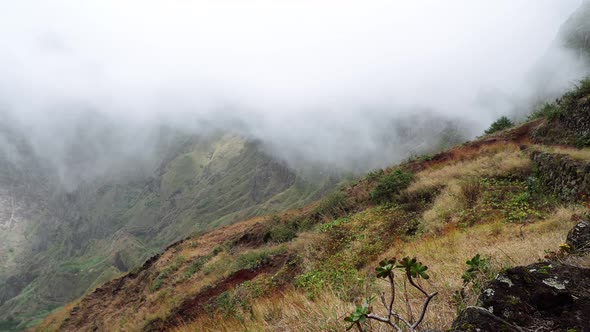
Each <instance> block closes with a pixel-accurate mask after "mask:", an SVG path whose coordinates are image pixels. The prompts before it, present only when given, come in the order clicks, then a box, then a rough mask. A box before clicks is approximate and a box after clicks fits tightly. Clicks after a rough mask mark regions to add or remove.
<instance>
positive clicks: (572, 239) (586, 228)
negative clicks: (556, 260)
mask: <svg viewBox="0 0 590 332" xmlns="http://www.w3.org/2000/svg"><path fill="white" fill-rule="evenodd" d="M565 243H567V244H568V245H569V246H570V248H571V250H572V252H578V253H588V252H590V223H589V222H588V221H580V222H579V223H578V224H577V225H576V226H575V227H574V228H573V229H572V230H571V231H570V232H569V233H568V234H567V240H566V241H565Z"/></svg>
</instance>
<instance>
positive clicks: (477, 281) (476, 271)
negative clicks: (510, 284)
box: [453, 254, 493, 312]
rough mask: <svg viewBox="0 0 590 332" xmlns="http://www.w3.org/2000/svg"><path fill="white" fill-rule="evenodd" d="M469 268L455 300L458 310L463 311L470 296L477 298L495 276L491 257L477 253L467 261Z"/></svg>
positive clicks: (454, 296) (464, 274) (455, 295)
mask: <svg viewBox="0 0 590 332" xmlns="http://www.w3.org/2000/svg"><path fill="white" fill-rule="evenodd" d="M465 264H467V269H466V270H465V272H464V273H463V275H462V276H461V278H462V279H463V288H461V289H460V290H458V291H456V292H455V294H454V295H453V300H454V302H455V304H456V305H457V312H461V311H462V310H463V308H464V307H465V305H466V303H468V302H469V299H470V298H475V297H477V296H478V294H479V293H480V292H481V290H482V288H483V286H484V285H485V284H486V282H487V281H489V280H490V279H491V278H493V275H492V264H491V260H490V259H489V258H485V257H481V255H480V254H476V255H475V256H473V257H472V258H471V259H469V260H467V261H466V262H465Z"/></svg>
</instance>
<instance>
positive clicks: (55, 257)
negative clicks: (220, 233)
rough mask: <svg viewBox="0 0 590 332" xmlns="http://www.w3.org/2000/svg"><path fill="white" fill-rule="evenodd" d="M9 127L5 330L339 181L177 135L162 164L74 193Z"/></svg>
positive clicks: (2, 235)
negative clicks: (190, 239) (191, 240)
mask: <svg viewBox="0 0 590 332" xmlns="http://www.w3.org/2000/svg"><path fill="white" fill-rule="evenodd" d="M4 129H6V130H2V131H1V133H2V135H3V137H2V140H1V141H0V143H3V144H5V145H6V146H9V147H10V148H12V149H13V150H15V151H14V153H12V154H10V153H4V154H3V155H2V156H1V159H0V163H1V164H2V167H1V168H0V216H1V218H0V220H1V221H0V223H1V224H0V330H5V329H22V328H23V326H24V324H26V323H28V322H30V320H32V319H35V317H39V316H42V315H44V314H46V313H47V312H48V310H51V309H54V308H56V307H58V306H61V305H63V304H64V303H66V302H67V301H71V300H72V299H74V298H76V297H79V296H81V295H82V294H84V292H86V291H87V290H89V289H90V290H92V289H93V288H94V287H96V286H97V285H99V284H101V283H103V282H105V281H108V280H111V279H112V278H114V277H116V276H118V275H120V274H121V273H122V272H126V271H128V270H129V269H131V268H133V267H135V266H137V265H139V264H140V263H141V262H143V261H144V260H145V259H147V258H148V257H150V256H151V255H153V254H154V253H156V252H159V251H160V250H162V249H163V248H164V247H165V246H167V245H168V244H170V243H172V242H174V241H176V240H178V239H180V238H182V237H186V236H187V235H190V234H194V233H195V232H199V231H203V230H207V229H211V228H213V227H217V226H219V225H225V224H230V223H232V222H235V221H237V220H240V219H243V218H246V217H250V216H255V215H258V214H268V213H271V212H273V211H277V210H283V209H286V208H290V207H297V206H302V205H304V204H305V203H306V202H309V201H311V200H315V199H318V198H319V197H321V195H322V194H323V192H326V191H328V190H330V189H331V188H333V187H334V186H335V185H336V183H337V182H338V181H339V180H338V178H336V177H335V176H334V177H333V176H330V175H329V174H328V173H324V175H317V174H316V175H314V172H309V174H307V173H305V174H304V173H302V172H297V171H295V170H293V169H291V168H289V167H287V166H286V165H285V164H284V163H283V162H280V161H277V160H275V159H274V158H272V157H271V156H269V155H268V154H266V153H265V152H264V151H263V150H262V149H261V148H260V146H259V144H257V143H256V142H251V141H248V140H246V139H243V138H241V137H238V136H235V135H229V134H215V135H211V136H206V137H203V136H202V137H191V136H188V135H176V134H175V135H171V136H170V137H167V138H166V140H163V141H162V146H161V148H160V150H161V153H160V155H159V159H160V161H159V163H153V164H150V163H146V162H143V161H130V163H129V166H128V167H127V168H124V169H122V170H117V171H110V172H107V173H106V174H103V175H100V176H96V177H94V178H91V179H89V180H84V181H81V182H80V183H79V184H78V185H76V187H75V189H74V190H70V189H69V188H64V186H63V184H62V183H61V179H60V177H59V174H58V171H57V170H56V169H52V168H51V167H50V166H47V168H46V169H45V168H42V166H41V165H49V164H48V163H47V161H46V160H43V159H42V158H41V157H37V155H36V154H35V151H34V150H33V149H32V147H31V146H30V145H29V144H28V142H27V140H25V139H24V138H23V137H22V136H19V134H21V133H19V132H17V131H14V130H11V129H10V127H6V128H4ZM81 145H85V143H83V144H81ZM86 147H87V148H90V146H88V145H86ZM16 150H19V151H16ZM2 151H4V152H6V151H9V152H10V151H11V150H9V149H2ZM17 152H18V153H17ZM80 153H82V152H80ZM84 153H88V151H86V152H84ZM76 156H77V157H79V153H78V152H75V153H74V154H73V157H74V159H75V158H76ZM15 158H19V159H18V160H15ZM79 158H81V157H79ZM84 158H85V157H84ZM84 158H81V159H84ZM150 168H151V169H150ZM316 173H317V172H316ZM81 174H83V170H81Z"/></svg>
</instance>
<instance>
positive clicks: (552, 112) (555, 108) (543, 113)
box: [528, 103, 563, 120]
mask: <svg viewBox="0 0 590 332" xmlns="http://www.w3.org/2000/svg"><path fill="white" fill-rule="evenodd" d="M561 114H563V109H562V108H561V107H559V105H557V104H556V103H545V104H543V106H541V107H540V108H539V109H537V110H535V111H534V112H533V113H531V114H530V115H529V116H528V120H536V119H540V118H547V119H549V120H553V119H555V118H557V117H558V116H560V115H561Z"/></svg>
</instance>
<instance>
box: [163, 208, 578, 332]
mask: <svg viewBox="0 0 590 332" xmlns="http://www.w3.org/2000/svg"><path fill="white" fill-rule="evenodd" d="M583 211H584V210H583V209H582V208H578V207H562V208H559V209H557V210H555V211H554V212H553V213H552V214H551V215H550V216H549V217H548V218H546V219H545V220H541V221H538V222H536V223H533V224H529V225H527V226H520V225H516V224H504V223H501V222H495V223H487V224H480V225H476V226H474V227H472V228H469V229H466V230H458V229H457V230H452V231H449V232H447V233H446V234H443V235H441V236H436V237H427V238H423V239H421V240H416V241H413V242H403V241H399V242H397V243H396V244H395V245H394V246H392V247H391V248H390V249H389V250H388V251H387V252H386V253H385V254H383V255H382V256H381V257H380V258H379V260H380V259H383V258H391V257H398V258H400V257H404V256H416V257H418V258H419V259H420V261H422V262H423V263H424V264H426V265H428V266H429V270H428V271H429V274H430V276H431V279H430V280H429V283H428V286H427V287H428V288H429V289H436V290H437V291H438V292H439V295H438V296H437V297H436V298H435V299H434V301H433V303H432V306H431V308H430V309H429V311H428V314H427V316H426V320H425V322H424V325H423V327H424V328H430V329H441V328H442V329H444V328H448V327H450V325H451V323H452V321H453V319H454V318H455V317H456V314H457V313H456V307H455V305H454V304H453V303H452V296H453V293H454V292H455V291H456V290H459V289H460V288H461V287H462V279H461V275H462V273H463V272H464V270H465V268H466V265H465V261H466V260H467V259H470V258H471V257H472V256H474V255H475V254H476V253H480V254H481V255H483V256H488V257H490V258H491V259H492V262H493V265H494V269H495V270H499V269H502V268H506V267H510V266H517V265H527V264H531V263H534V262H536V261H538V260H540V259H543V258H544V256H545V250H546V249H551V250H557V249H558V247H559V245H560V244H561V243H563V242H564V241H565V237H566V235H567V232H568V231H569V229H571V227H572V226H573V225H574V224H575V221H573V216H574V215H576V214H581V213H583ZM308 240H311V239H308ZM314 240H315V239H314ZM379 260H376V261H375V262H372V263H371V264H369V268H370V269H372V267H373V266H375V265H376V262H377V261H379ZM585 262H586V263H588V260H586V261H585ZM386 287H387V284H386V283H385V282H383V283H382V282H378V284H377V285H376V288H377V289H382V290H385V289H386ZM369 288H371V287H369ZM369 293H370V292H367V295H370V294H369ZM414 302H415V303H414ZM413 303H414V307H416V308H417V307H418V306H419V304H420V303H421V301H420V299H416V300H415V301H413ZM399 304H400V303H399V302H398V305H399ZM374 306H375V308H376V309H377V310H379V304H378V303H375V304H374ZM353 308H354V304H352V303H347V302H344V301H342V300H341V299H339V298H338V297H337V296H335V295H334V293H333V292H332V291H330V290H329V289H328V290H325V291H324V292H323V293H322V294H320V295H319V296H318V297H316V298H315V300H310V299H309V298H307V297H306V296H305V294H304V293H303V292H300V291H298V290H296V289H292V288H290V289H287V290H285V291H284V292H282V293H280V294H276V295H275V296H273V297H271V298H264V299H258V300H257V301H255V303H253V307H252V311H251V316H250V317H246V318H244V319H242V320H238V319H236V318H232V317H221V316H213V317H200V318H198V320H196V321H194V322H192V323H189V324H186V325H184V326H182V327H179V328H178V329H176V330H175V331H176V332H188V331H191V332H192V331H342V330H344V328H345V327H346V325H345V323H344V321H343V318H344V317H345V316H346V315H348V314H349V313H350V312H351V311H352V310H353ZM402 312H403V310H402ZM375 327H376V325H375Z"/></svg>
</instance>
